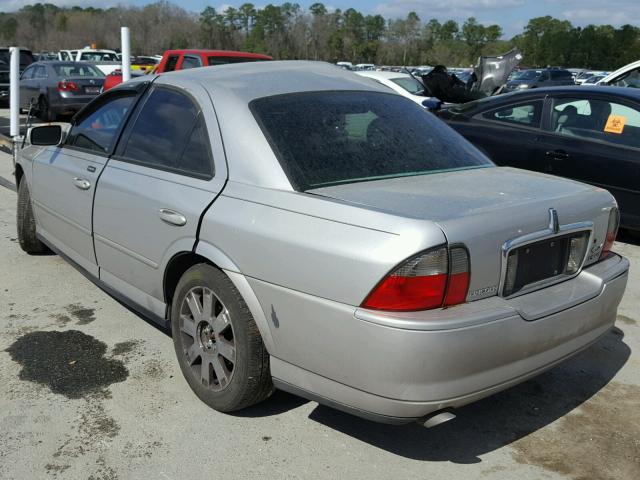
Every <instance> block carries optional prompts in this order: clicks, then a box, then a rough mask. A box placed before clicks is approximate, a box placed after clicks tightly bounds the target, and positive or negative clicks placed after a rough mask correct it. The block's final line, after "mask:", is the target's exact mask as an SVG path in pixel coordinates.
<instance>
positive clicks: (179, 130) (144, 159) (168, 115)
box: [119, 88, 213, 178]
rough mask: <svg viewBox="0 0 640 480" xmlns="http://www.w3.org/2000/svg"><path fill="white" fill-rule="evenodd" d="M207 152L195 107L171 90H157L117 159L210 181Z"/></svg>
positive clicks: (202, 121)
mask: <svg viewBox="0 0 640 480" xmlns="http://www.w3.org/2000/svg"><path fill="white" fill-rule="evenodd" d="M210 152H211V149H210V147H209V135H208V133H207V130H206V126H205V123H204V119H203V118H202V113H201V112H200V109H199V108H198V107H197V106H196V104H195V103H194V102H193V101H192V100H191V99H190V98H189V97H188V96H187V95H185V94H183V93H180V92H178V91H176V90H174V89H169V88H156V89H155V90H154V91H153V92H152V93H151V95H150V96H149V98H148V99H147V101H146V102H145V104H144V106H143V107H142V109H141V110H140V114H139V115H138V116H137V118H136V120H135V123H134V124H133V126H132V127H131V130H130V133H129V135H128V138H127V141H126V145H125V146H124V148H123V150H122V153H121V154H119V156H122V157H124V159H125V160H130V161H132V162H134V163H140V164H143V165H146V166H149V167H154V168H159V169H162V170H168V171H172V172H176V173H185V174H188V175H193V176H197V177H203V178H205V177H206V178H210V177H211V176H212V175H213V166H212V161H211V153H210Z"/></svg>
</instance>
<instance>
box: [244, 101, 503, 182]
mask: <svg viewBox="0 0 640 480" xmlns="http://www.w3.org/2000/svg"><path fill="white" fill-rule="evenodd" d="M250 108H251V110H252V112H253V114H254V116H255V117H256V119H257V121H258V123H259V124H260V127H261V128H262V130H263V132H264V134H265V136H266V137H267V139H268V140H269V141H270V143H271V145H272V148H273V149H274V153H275V154H276V156H277V157H278V160H279V161H280V164H281V165H282V168H283V170H284V171H285V173H286V174H287V176H288V178H289V180H290V181H291V183H292V185H293V186H294V188H296V189H297V190H299V191H305V190H309V189H312V188H318V187H322V186H328V185H337V184H343V183H354V182H361V181H368V180H377V179H383V178H393V177H403V176H414V175H425V174H430V173H437V172H443V171H450V170H459V169H469V168H478V167H487V166H491V165H493V164H492V163H491V162H490V161H489V160H488V159H487V158H486V157H485V156H484V155H482V154H481V153H480V152H479V151H478V150H477V149H476V148H475V147H473V146H472V145H471V144H470V143H469V142H467V141H466V140H464V139H463V138H462V137H461V136H460V135H459V134H457V133H456V132H454V131H453V130H452V129H451V128H449V127H448V126H446V125H445V124H444V123H443V122H441V121H440V120H438V119H437V118H436V117H434V116H433V115H431V114H429V113H427V112H425V111H424V109H423V108H421V107H420V106H419V105H417V104H415V103H414V102H412V101H411V100H408V99H406V98H404V97H401V96H399V95H396V94H391V93H389V94H387V93H381V92H360V91H356V92H351V91H349V92H347V91H343V92H340V91H338V92H335V91H333V92H306V93H296V94H287V95H276V96H273V97H265V98H260V99H257V100H254V101H253V102H251V104H250Z"/></svg>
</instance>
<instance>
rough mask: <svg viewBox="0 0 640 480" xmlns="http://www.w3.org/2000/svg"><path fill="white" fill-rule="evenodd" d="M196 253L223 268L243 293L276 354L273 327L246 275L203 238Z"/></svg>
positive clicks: (271, 351)
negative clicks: (270, 325)
mask: <svg viewBox="0 0 640 480" xmlns="http://www.w3.org/2000/svg"><path fill="white" fill-rule="evenodd" d="M195 253H197V254H198V255H201V256H203V257H205V258H207V259H208V260H210V261H211V262H213V263H214V264H215V265H217V266H218V268H220V269H222V270H223V271H224V273H225V274H226V275H227V276H228V277H229V279H230V280H231V281H232V282H233V285H234V286H235V287H236V288H237V289H238V291H239V292H240V295H242V298H243V299H244V301H245V303H246V304H247V307H248V308H249V311H250V312H251V315H252V316H253V320H254V321H255V322H256V326H257V327H258V330H259V331H260V335H261V336H262V341H263V342H264V345H265V347H266V348H267V351H268V352H269V354H270V355H275V353H276V352H275V345H274V342H273V336H272V334H271V328H270V327H269V322H268V321H267V318H266V316H265V314H264V311H263V310H262V307H261V306H260V302H259V301H258V297H256V294H255V293H254V291H253V289H252V288H251V286H250V285H249V282H248V281H247V279H246V278H245V276H244V275H243V274H242V273H240V269H239V268H238V267H237V266H236V264H235V263H234V262H233V261H232V260H231V259H230V258H229V257H228V256H227V255H226V254H225V253H224V252H222V251H221V250H220V249H219V248H217V247H215V246H213V245H211V244H210V243H207V242H203V241H202V240H200V241H199V242H198V245H197V247H196V250H195Z"/></svg>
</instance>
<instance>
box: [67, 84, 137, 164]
mask: <svg viewBox="0 0 640 480" xmlns="http://www.w3.org/2000/svg"><path fill="white" fill-rule="evenodd" d="M134 100H135V94H134V93H131V94H130V95H125V96H119V97H116V98H113V99H110V100H107V101H106V103H103V104H102V105H100V106H99V107H98V108H97V109H95V110H94V111H93V112H90V113H87V114H85V115H83V116H82V117H81V118H79V119H78V123H76V124H75V125H74V126H73V127H72V128H71V131H70V132H69V136H68V138H67V142H66V144H67V145H71V146H74V147H78V148H82V149H84V150H91V151H94V152H96V153H100V154H106V153H107V152H109V151H110V150H111V148H112V147H113V145H114V143H115V140H116V137H117V135H118V132H119V131H120V129H121V127H122V124H123V123H124V120H125V118H126V116H127V112H128V111H129V109H130V108H131V106H132V105H133V102H134Z"/></svg>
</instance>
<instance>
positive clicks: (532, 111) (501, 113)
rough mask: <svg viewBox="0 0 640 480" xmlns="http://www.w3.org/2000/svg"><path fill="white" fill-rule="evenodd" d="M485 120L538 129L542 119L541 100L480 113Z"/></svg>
mask: <svg viewBox="0 0 640 480" xmlns="http://www.w3.org/2000/svg"><path fill="white" fill-rule="evenodd" d="M482 118H483V119H485V120H493V121H496V122H503V123H511V124H515V125H523V126H527V127H535V128H538V127H540V119H541V118H542V100H533V101H530V102H527V103H522V104H519V105H509V106H508V107H503V108H499V109H498V110H492V111H490V112H484V113H482Z"/></svg>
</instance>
